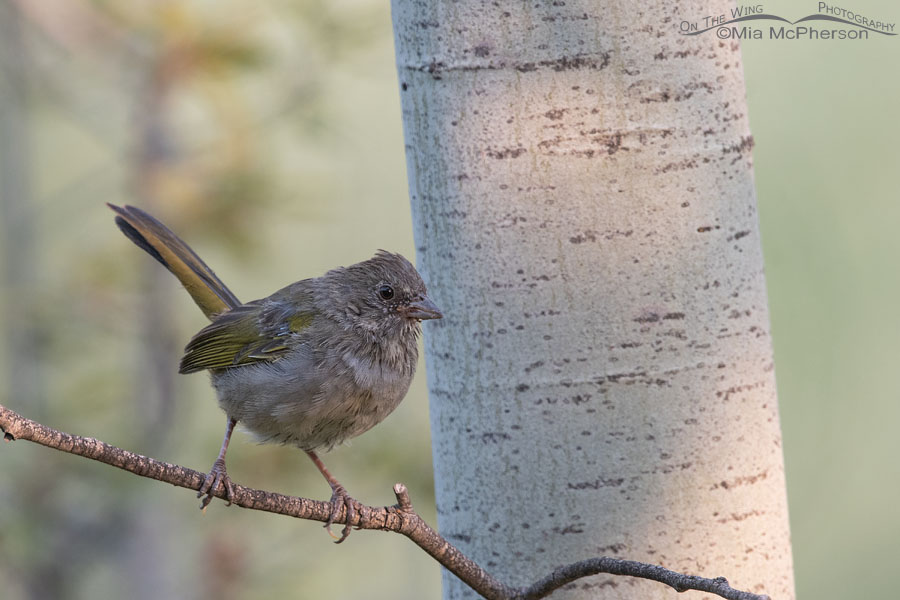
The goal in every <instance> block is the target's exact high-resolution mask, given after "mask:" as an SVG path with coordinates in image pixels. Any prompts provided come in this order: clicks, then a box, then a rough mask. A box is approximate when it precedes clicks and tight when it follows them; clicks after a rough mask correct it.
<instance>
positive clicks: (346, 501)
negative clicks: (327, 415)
mask: <svg viewBox="0 0 900 600" xmlns="http://www.w3.org/2000/svg"><path fill="white" fill-rule="evenodd" d="M306 455H307V456H309V458H310V460H312V461H313V463H314V464H315V465H316V468H317V469H319V472H320V473H322V475H323V476H324V477H325V479H326V481H328V485H330V486H331V515H329V517H328V521H326V522H325V529H327V530H328V533H329V535H331V537H333V538H335V542H334V543H335V544H340V543H341V542H343V541H344V540H346V539H347V536H349V535H350V530H351V529H352V528H351V527H350V523H352V522H353V520H354V519H355V518H356V515H357V514H358V513H359V507H360V503H359V502H357V501H356V500H354V499H353V498H351V497H350V494H348V493H347V490H345V489H344V486H342V485H341V484H340V483H339V482H338V480H337V479H335V478H334V475H332V474H331V473H330V472H329V471H328V469H326V468H325V465H324V463H322V461H321V460H320V459H319V457H318V456H317V455H316V453H315V452H313V451H312V450H307V451H306ZM341 504H343V505H344V506H345V507H346V508H347V524H346V525H344V529H343V530H342V531H341V537H340V538H338V537H337V536H336V535H334V534H333V533H332V532H331V524H332V523H334V519H335V517H336V516H337V514H338V511H340V510H341Z"/></svg>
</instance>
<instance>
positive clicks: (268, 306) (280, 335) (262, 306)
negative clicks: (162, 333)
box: [179, 300, 313, 373]
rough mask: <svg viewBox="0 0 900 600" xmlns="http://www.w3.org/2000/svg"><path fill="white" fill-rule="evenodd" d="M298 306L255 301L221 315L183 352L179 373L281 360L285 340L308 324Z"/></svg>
mask: <svg viewBox="0 0 900 600" xmlns="http://www.w3.org/2000/svg"><path fill="white" fill-rule="evenodd" d="M301 306H302V304H300V305H298V303H290V302H279V301H277V300H275V301H271V300H258V301H255V302H250V303H247V304H242V305H240V306H238V307H235V308H234V309H232V310H230V311H228V312H225V313H222V314H221V315H219V316H218V317H217V318H216V319H215V320H214V321H213V322H212V323H210V324H209V325H207V326H206V327H204V328H203V329H201V330H200V332H199V333H197V335H195V336H194V337H193V339H191V341H190V342H189V343H188V345H187V347H186V348H185V353H184V357H182V359H181V366H180V368H179V372H181V373H194V372H196V371H202V370H204V369H227V368H229V367H236V366H239V365H247V364H251V363H255V362H260V361H272V360H276V359H278V358H281V357H282V356H283V355H284V354H285V352H287V351H288V349H289V345H288V340H289V339H290V337H291V336H292V335H293V334H296V333H298V332H300V331H302V330H303V329H305V328H306V327H308V326H309V324H310V323H311V322H312V319H313V313H312V311H310V310H305V311H304V310H302V309H301Z"/></svg>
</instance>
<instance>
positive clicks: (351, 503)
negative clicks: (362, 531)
mask: <svg viewBox="0 0 900 600" xmlns="http://www.w3.org/2000/svg"><path fill="white" fill-rule="evenodd" d="M331 491H332V494H331V515H329V517H328V520H327V521H326V522H325V529H327V530H328V535H330V536H331V537H333V538H334V543H335V544H340V543H341V542H343V541H344V540H346V539H347V537H348V536H349V535H350V531H351V530H352V529H353V528H352V527H351V526H350V523H352V522H353V521H354V519H356V516H357V515H358V514H359V509H360V507H362V504H360V503H359V502H357V501H356V500H354V499H353V498H351V497H350V494H348V493H347V490H345V489H344V486H342V485H341V484H337V485H334V486H332V488H331ZM341 505H343V506H344V507H345V508H346V509H347V522H346V525H344V529H343V530H342V531H341V537H338V536H336V535H335V534H334V533H333V532H332V531H331V524H332V523H334V519H335V518H336V517H337V515H338V513H339V512H340V510H341Z"/></svg>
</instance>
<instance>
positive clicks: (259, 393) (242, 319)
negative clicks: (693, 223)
mask: <svg viewBox="0 0 900 600" xmlns="http://www.w3.org/2000/svg"><path fill="white" fill-rule="evenodd" d="M109 206H110V208H111V209H112V210H113V211H114V212H115V213H116V215H117V217H116V224H117V225H118V226H119V228H120V229H121V230H122V232H123V233H124V234H125V235H126V236H127V237H128V238H129V239H130V240H131V241H133V242H134V243H135V244H137V245H138V246H139V247H140V248H142V249H143V250H145V251H146V252H147V253H148V254H150V256H152V257H153V258H155V259H156V260H157V261H159V262H160V263H161V264H162V265H163V266H164V267H166V268H167V269H168V270H169V271H171V272H172V273H173V274H174V275H175V276H176V277H178V279H179V280H180V281H181V283H182V284H183V285H184V287H185V289H186V290H187V291H188V292H189V293H190V294H191V297H192V298H193V299H194V301H195V302H196V303H197V305H198V306H199V307H200V309H201V310H203V312H204V314H205V315H206V316H207V317H209V318H210V320H211V321H212V322H211V323H210V324H209V325H208V326H206V327H204V328H203V329H202V330H200V331H199V332H198V333H197V335H195V336H194V337H193V338H192V339H191V341H190V342H189V343H188V345H187V347H186V348H185V353H184V356H183V357H182V359H181V365H180V368H179V370H180V372H182V373H194V372H197V371H203V370H208V371H209V372H210V373H211V377H212V384H213V387H214V388H215V390H216V393H217V395H218V398H219V406H221V407H222V409H223V410H224V411H225V413H226V414H227V416H228V419H227V425H226V429H225V437H224V439H223V441H222V448H221V450H220V451H219V456H218V457H217V458H216V461H215V462H214V463H213V467H212V470H211V471H210V472H209V474H208V475H207V476H206V479H205V481H204V482H203V484H202V485H201V486H200V489H199V492H198V494H197V495H198V497H200V496H205V497H204V500H203V503H202V505H201V506H202V507H205V506H206V505H208V504H209V502H210V501H211V500H212V498H213V496H214V495H215V494H216V493H217V492H218V489H219V487H220V485H221V486H222V488H223V489H224V495H225V497H226V498H227V499H228V501H229V504H230V503H231V499H232V498H233V496H234V486H233V485H232V483H231V480H230V478H229V477H228V474H227V471H226V469H225V454H226V450H227V449H228V443H229V440H230V439H231V433H232V430H233V429H234V427H235V425H236V424H237V423H241V424H242V425H243V426H244V427H245V428H246V429H248V430H249V431H250V432H252V433H253V434H254V435H255V436H256V437H257V439H258V440H259V441H261V442H275V443H281V444H290V445H294V446H297V447H298V448H301V449H302V450H304V451H305V452H306V453H307V454H308V455H309V457H310V458H311V459H312V461H313V463H314V464H315V465H316V467H317V468H318V469H319V471H320V472H321V473H322V475H323V476H324V477H325V479H326V480H327V481H328V483H329V485H330V486H331V489H332V497H331V505H332V512H331V515H330V517H329V519H328V521H327V523H326V524H325V525H326V527H329V531H331V530H330V525H331V523H332V522H333V521H334V519H335V517H336V515H337V514H338V511H339V510H340V509H341V507H342V506H343V507H345V508H346V511H347V517H346V523H347V526H346V527H345V528H344V531H343V535H342V536H341V538H340V539H339V540H338V541H339V542H340V541H343V540H344V539H346V537H347V535H349V533H350V525H349V523H350V522H351V521H352V520H353V518H354V516H355V514H356V512H357V510H358V503H357V502H356V501H355V500H353V498H351V497H350V496H349V495H348V494H347V491H346V490H345V489H344V487H343V486H342V485H341V484H340V483H339V482H338V481H337V479H335V478H334V476H332V475H331V473H329V472H328V470H327V469H326V468H325V465H324V464H323V463H322V461H321V460H320V459H319V457H318V456H317V455H316V453H315V451H316V450H317V449H326V450H328V449H330V448H332V447H333V446H334V445H335V444H339V443H341V442H343V441H344V440H347V439H349V438H352V437H354V436H357V435H360V434H361V433H364V432H366V431H368V430H369V429H371V428H372V427H374V426H375V425H377V424H378V423H380V422H381V421H382V420H384V418H385V417H387V416H388V415H389V414H391V412H393V410H394V409H395V408H397V405H398V404H400V401H401V400H403V397H404V396H405V395H406V392H407V390H408V389H409V384H410V382H411V381H412V378H413V375H414V374H415V370H416V364H417V362H418V349H417V338H418V336H419V333H420V325H419V322H420V321H421V320H422V319H439V318H441V316H442V315H441V312H440V310H439V309H438V308H437V306H435V304H434V303H433V302H432V301H431V300H430V299H429V298H428V296H427V294H426V291H425V284H424V283H423V281H422V278H421V277H420V276H419V273H418V272H416V269H415V267H413V266H412V264H411V263H410V262H409V261H408V260H406V259H405V258H403V257H402V256H400V255H399V254H392V253H390V252H385V251H383V250H379V251H378V253H377V254H376V255H375V256H374V257H372V258H371V259H369V260H367V261H363V262H361V263H357V264H355V265H351V266H349V267H340V268H337V269H333V270H331V271H329V272H328V273H326V274H325V275H323V276H322V277H318V278H314V279H304V280H302V281H298V282H296V283H293V284H291V285H289V286H287V287H285V288H282V289H281V290H279V291H277V292H275V293H274V294H272V295H271V296H268V297H267V298H263V299H261V300H255V301H253V302H247V303H246V304H242V303H241V302H240V301H239V300H238V299H237V296H235V295H234V294H233V293H232V292H231V290H229V289H228V288H227V287H226V286H225V284H224V283H222V281H221V280H220V279H219V278H218V277H217V276H216V274H215V273H214V272H213V271H212V269H210V268H209V267H208V266H207V265H206V263H204V262H203V261H202V260H201V259H200V257H198V256H197V255H196V253H194V251H193V250H191V248H190V247H189V246H188V245H187V244H185V243H184V242H183V241H182V240H181V239H180V238H178V236H176V235H175V234H174V233H173V232H172V231H171V230H170V229H169V228H168V227H166V226H165V225H163V224H162V223H160V222H159V221H157V220H156V219H155V218H153V217H152V216H150V215H149V214H147V213H146V212H144V211H142V210H141V209H139V208H135V207H133V206H125V207H119V206H114V205H109Z"/></svg>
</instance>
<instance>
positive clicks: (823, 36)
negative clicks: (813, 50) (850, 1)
mask: <svg viewBox="0 0 900 600" xmlns="http://www.w3.org/2000/svg"><path fill="white" fill-rule="evenodd" d="M763 21H776V23H775V24H763V23H762V22H763ZM894 25H895V24H894V23H893V22H890V21H886V20H884V19H881V18H876V17H874V16H873V15H867V14H863V13H860V12H857V11H854V10H850V9H847V8H843V7H841V6H836V5H834V4H828V3H827V2H819V5H818V10H817V11H816V12H815V13H813V14H811V15H808V16H806V17H803V18H802V19H797V20H796V21H791V20H790V19H785V18H784V17H780V16H778V15H773V14H770V13H766V11H765V10H764V9H763V5H762V4H754V5H745V6H737V7H735V8H733V9H731V13H730V14H724V15H707V16H705V17H702V18H701V19H700V20H699V21H694V22H692V21H682V22H681V23H680V24H679V30H680V32H681V33H682V35H701V34H705V33H707V32H709V31H713V30H715V35H716V37H718V38H719V39H720V40H813V41H815V40H868V39H870V38H875V37H880V36H883V35H884V36H893V35H897V33H896V31H894Z"/></svg>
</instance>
